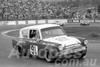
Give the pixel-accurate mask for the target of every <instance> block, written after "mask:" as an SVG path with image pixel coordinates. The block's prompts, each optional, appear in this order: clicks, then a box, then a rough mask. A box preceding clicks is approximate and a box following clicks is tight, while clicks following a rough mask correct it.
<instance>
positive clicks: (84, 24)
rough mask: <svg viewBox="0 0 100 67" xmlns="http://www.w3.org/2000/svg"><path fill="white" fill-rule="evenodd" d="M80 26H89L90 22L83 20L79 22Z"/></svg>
mask: <svg viewBox="0 0 100 67" xmlns="http://www.w3.org/2000/svg"><path fill="white" fill-rule="evenodd" d="M80 25H83V26H86V25H90V22H89V21H88V20H83V21H81V22H80Z"/></svg>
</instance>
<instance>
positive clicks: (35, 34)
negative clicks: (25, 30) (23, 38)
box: [29, 30, 40, 39]
mask: <svg viewBox="0 0 100 67" xmlns="http://www.w3.org/2000/svg"><path fill="white" fill-rule="evenodd" d="M29 38H38V39H39V38H40V36H39V32H38V31H37V30H30V31H29Z"/></svg>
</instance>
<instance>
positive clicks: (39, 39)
mask: <svg viewBox="0 0 100 67" xmlns="http://www.w3.org/2000/svg"><path fill="white" fill-rule="evenodd" d="M87 42H88V41H87V40H86V39H85V38H82V37H74V36H67V34H66V33H65V31H64V30H63V28H62V27H61V26H59V25H56V24H43V25H34V26H29V27H25V28H22V29H20V32H19V38H18V39H17V38H16V39H12V44H13V46H15V45H17V47H18V48H19V49H18V51H19V53H20V56H21V55H27V54H28V55H29V56H30V57H34V56H35V57H38V58H43V59H45V60H46V61H48V62H51V61H54V60H55V59H57V58H68V59H69V58H78V59H82V58H85V57H86V52H87V46H86V44H87Z"/></svg>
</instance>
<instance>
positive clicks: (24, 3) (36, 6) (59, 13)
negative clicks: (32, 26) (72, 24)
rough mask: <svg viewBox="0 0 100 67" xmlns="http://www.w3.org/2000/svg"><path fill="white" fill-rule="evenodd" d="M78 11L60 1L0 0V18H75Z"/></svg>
mask: <svg viewBox="0 0 100 67" xmlns="http://www.w3.org/2000/svg"><path fill="white" fill-rule="evenodd" d="M77 16H78V17H79V13H78V12H76V11H74V10H71V8H70V7H67V6H63V5H62V3H58V2H48V1H45V2H43V1H39V0H0V20H31V19H32V20H35V19H38V20H39V19H59V18H60V19H68V18H77Z"/></svg>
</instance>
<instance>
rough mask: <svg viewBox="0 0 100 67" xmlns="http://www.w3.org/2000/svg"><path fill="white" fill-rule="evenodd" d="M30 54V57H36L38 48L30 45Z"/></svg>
mask: <svg viewBox="0 0 100 67" xmlns="http://www.w3.org/2000/svg"><path fill="white" fill-rule="evenodd" d="M30 53H31V54H32V55H38V46H36V45H30Z"/></svg>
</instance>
